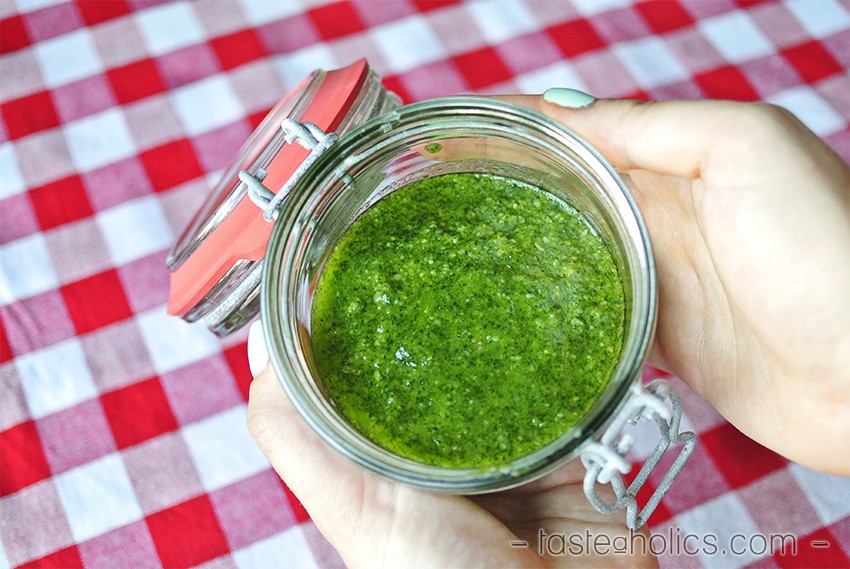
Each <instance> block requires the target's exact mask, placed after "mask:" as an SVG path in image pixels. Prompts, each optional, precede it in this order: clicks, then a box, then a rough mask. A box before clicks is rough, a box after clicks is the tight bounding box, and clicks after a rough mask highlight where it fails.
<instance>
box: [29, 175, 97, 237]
mask: <svg viewBox="0 0 850 569" xmlns="http://www.w3.org/2000/svg"><path fill="white" fill-rule="evenodd" d="M28 196H29V198H30V201H31V202H32V206H33V209H34V210H35V216H36V218H37V219H38V224H39V225H40V226H41V228H42V229H44V230H47V229H52V228H54V227H56V226H59V225H62V224H63V223H70V222H72V221H77V220H78V219H83V218H85V217H88V216H90V215H92V214H93V213H94V210H93V209H92V206H91V203H89V198H88V195H87V194H86V190H85V188H84V187H83V182H82V180H81V179H80V177H79V176H68V177H67V178H62V179H61V180H56V181H55V182H50V183H49V184H45V185H43V186H40V187H38V188H33V189H32V190H30V191H29V192H28Z"/></svg>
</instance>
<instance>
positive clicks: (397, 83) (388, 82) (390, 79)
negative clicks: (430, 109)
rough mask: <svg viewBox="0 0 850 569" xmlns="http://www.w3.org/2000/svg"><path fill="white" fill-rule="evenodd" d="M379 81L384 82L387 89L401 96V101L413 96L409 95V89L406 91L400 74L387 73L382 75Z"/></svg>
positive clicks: (409, 99) (408, 99)
mask: <svg viewBox="0 0 850 569" xmlns="http://www.w3.org/2000/svg"><path fill="white" fill-rule="evenodd" d="M381 83H383V84H384V87H386V89H387V91H391V92H393V93H395V94H396V95H398V96H399V97H401V100H402V101H403V102H407V101H413V100H414V99H413V97H412V96H411V95H410V91H408V89H407V87H405V86H404V83H403V82H402V81H401V76H400V75H388V76H387V77H384V78H383V80H382V81H381Z"/></svg>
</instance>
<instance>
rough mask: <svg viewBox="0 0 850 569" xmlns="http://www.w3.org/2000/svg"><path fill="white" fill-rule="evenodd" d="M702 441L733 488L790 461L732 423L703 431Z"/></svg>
mask: <svg viewBox="0 0 850 569" xmlns="http://www.w3.org/2000/svg"><path fill="white" fill-rule="evenodd" d="M700 442H701V443H702V444H703V445H704V446H705V448H706V449H707V450H708V453H709V454H710V455H711V456H712V457H713V458H714V463H715V465H716V466H717V469H718V470H719V471H720V473H721V474H722V475H723V477H724V478H726V480H727V481H728V482H729V485H730V486H731V487H732V488H740V487H741V486H746V485H747V484H749V483H750V482H753V481H755V480H758V479H759V478H762V477H763V476H765V475H767V474H770V473H771V472H774V471H776V470H779V469H780V468H783V467H785V465H786V464H787V463H788V461H787V460H786V459H784V458H782V457H781V456H779V455H778V454H776V453H775V452H773V451H772V450H769V449H767V448H765V447H763V446H761V445H760V444H758V443H757V442H755V441H754V440H752V439H751V438H749V437H747V436H746V435H744V434H743V433H741V432H740V431H739V430H738V429H736V428H735V427H733V426H732V425H730V424H729V423H723V424H721V425H719V426H717V427H715V428H714V429H711V430H710V431H706V432H705V433H702V434H701V435H700Z"/></svg>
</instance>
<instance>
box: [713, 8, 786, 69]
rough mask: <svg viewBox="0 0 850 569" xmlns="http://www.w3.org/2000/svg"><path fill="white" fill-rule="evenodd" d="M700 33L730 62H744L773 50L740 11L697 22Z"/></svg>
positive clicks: (763, 36)
mask: <svg viewBox="0 0 850 569" xmlns="http://www.w3.org/2000/svg"><path fill="white" fill-rule="evenodd" d="M699 28H700V29H701V30H702V33H703V34H704V35H705V37H706V38H707V39H708V41H710V42H711V44H712V45H713V46H714V48H715V49H716V50H717V51H718V53H720V55H722V56H723V57H724V59H726V61H728V62H730V63H736V64H737V63H744V62H745V61H750V60H752V59H757V58H759V57H764V56H766V55H770V54H772V53H773V52H774V48H773V45H772V44H771V43H770V40H769V39H767V38H766V37H765V35H764V34H763V33H761V31H760V30H759V29H758V27H757V26H756V25H755V24H753V21H752V20H750V18H749V17H747V15H746V14H745V13H744V12H742V11H736V12H729V13H728V14H723V15H721V16H716V17H714V18H709V19H706V20H702V21H701V22H699Z"/></svg>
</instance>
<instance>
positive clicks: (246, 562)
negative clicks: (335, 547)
mask: <svg viewBox="0 0 850 569" xmlns="http://www.w3.org/2000/svg"><path fill="white" fill-rule="evenodd" d="M233 559H234V560H235V561H236V566H237V567H239V569H254V568H255V567H266V566H268V565H273V566H275V567H298V568H299V569H311V568H313V567H318V566H317V565H316V559H315V558H314V557H313V552H312V550H311V549H310V544H309V543H307V539H306V537H305V536H304V532H303V531H302V529H301V526H299V525H296V526H292V527H291V528H289V529H287V530H285V531H282V532H280V533H278V534H276V535H273V536H271V537H267V538H266V539H262V540H260V541H258V542H256V543H253V544H251V545H250V546H248V547H245V548H243V549H239V550H237V551H234V552H233Z"/></svg>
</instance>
